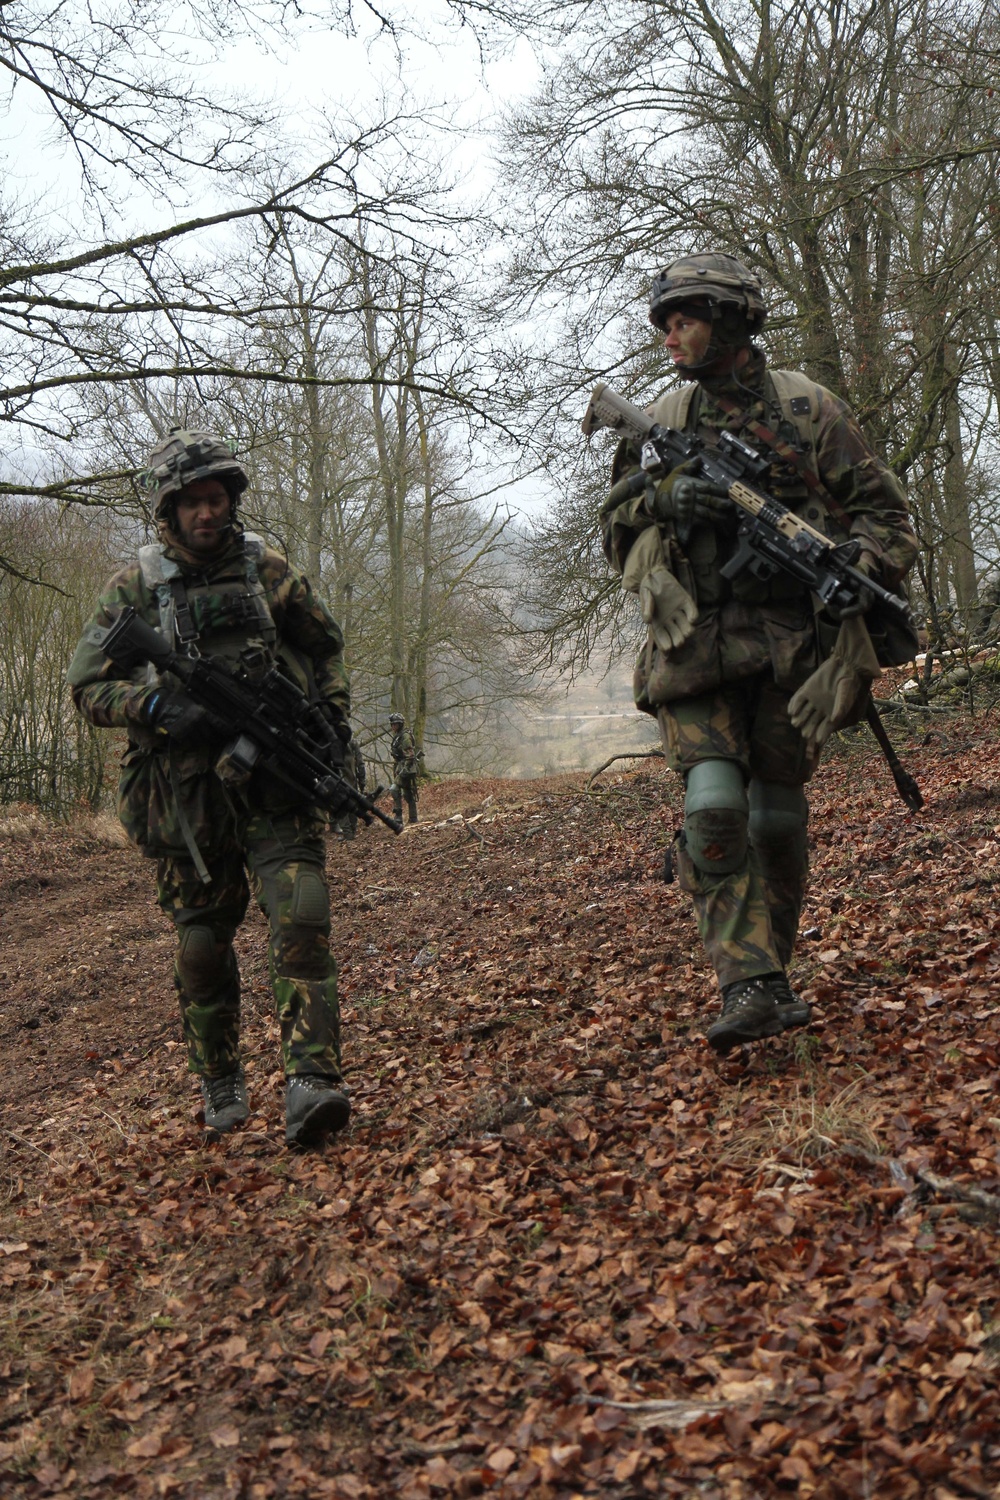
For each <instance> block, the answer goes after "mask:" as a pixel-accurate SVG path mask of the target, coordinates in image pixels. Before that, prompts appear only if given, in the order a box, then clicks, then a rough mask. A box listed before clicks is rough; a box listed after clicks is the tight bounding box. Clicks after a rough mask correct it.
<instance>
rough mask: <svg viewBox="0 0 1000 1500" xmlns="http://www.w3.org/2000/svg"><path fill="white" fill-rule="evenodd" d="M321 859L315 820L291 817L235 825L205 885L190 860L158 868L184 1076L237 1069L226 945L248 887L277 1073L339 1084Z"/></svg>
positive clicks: (232, 962) (234, 989) (236, 1021)
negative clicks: (261, 943)
mask: <svg viewBox="0 0 1000 1500" xmlns="http://www.w3.org/2000/svg"><path fill="white" fill-rule="evenodd" d="M325 858H326V850H325V844H324V822H323V820H321V819H319V818H317V817H315V816H314V815H313V814H311V813H309V812H307V811H291V812H283V813H272V814H264V813H257V814H252V815H248V816H247V817H245V818H242V819H240V826H239V827H238V829H237V831H236V836H235V837H234V838H232V839H231V840H230V841H229V842H228V843H227V844H226V846H225V847H224V848H223V849H221V850H220V851H218V852H214V853H211V854H206V856H205V862H206V864H207V866H208V871H209V874H210V875H211V882H210V884H207V885H206V884H204V883H203V882H202V881H201V880H199V878H198V874H197V871H196V870H195V867H194V865H193V863H192V862H191V860H190V859H187V858H180V857H178V856H176V855H172V856H170V857H166V858H163V859H161V860H160V861H159V863H158V865H157V900H158V902H159V904H160V906H161V907H162V909H163V910H164V911H165V912H166V913H167V915H168V916H169V917H170V919H171V920H172V922H173V923H174V926H175V928H176V930H177V952H176V956H175V960H174V985H175V988H176V990H177V994H178V997H179V1000H180V1008H181V1018H182V1023H183V1028H184V1040H185V1042H186V1044H187V1051H188V1066H189V1068H190V1070H191V1072H193V1073H199V1074H203V1075H207V1076H209V1077H218V1076H220V1075H224V1074H226V1073H232V1072H234V1071H235V1070H236V1068H237V1067H238V1066H239V1057H240V1051H239V1041H240V975H239V969H238V967H237V963H236V955H235V953H234V951H233V938H234V936H235V934H236V929H237V928H238V927H239V925H240V923H241V922H242V920H243V918H244V916H245V915H246V910H247V906H248V904H249V899H250V889H251V887H252V889H253V894H254V896H255V898H256V900H257V902H258V904H259V906H260V907H261V910H262V911H263V912H264V913H265V915H266V916H267V919H268V923H269V925H270V941H269V945H268V960H269V968H270V977H271V987H272V990H273V992H274V997H275V1002H276V1005H277V1011H278V1019H279V1022H280V1024H281V1053H282V1061H283V1063H284V1068H285V1072H286V1074H289V1075H291V1074H305V1073H315V1074H319V1075H321V1076H322V1077H328V1078H338V1077H339V1076H340V1008H339V1005H338V1001H337V966H336V962H335V960H334V959H333V957H332V955H331V953H330V897H329V892H328V890H327V884H326V875H325V872H324V865H325ZM248 876H249V880H248Z"/></svg>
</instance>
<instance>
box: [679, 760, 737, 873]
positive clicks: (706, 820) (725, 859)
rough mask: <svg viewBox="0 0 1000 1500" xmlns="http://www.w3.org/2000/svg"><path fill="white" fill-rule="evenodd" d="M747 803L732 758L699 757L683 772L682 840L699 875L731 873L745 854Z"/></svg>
mask: <svg viewBox="0 0 1000 1500" xmlns="http://www.w3.org/2000/svg"><path fill="white" fill-rule="evenodd" d="M748 823H749V804H748V802H747V794H746V788H745V787H744V785H743V772H742V771H741V770H740V768H739V766H738V765H737V764H736V763H735V761H731V760H703V761H700V762H699V763H698V765H696V766H692V767H691V770H690V771H689V772H688V775H687V785H686V792H685V796H684V841H685V844H686V845H687V852H688V854H689V855H690V858H691V862H692V863H693V865H694V866H695V869H696V870H698V871H700V872H701V874H703V875H732V874H733V873H734V872H735V871H736V870H739V869H740V868H741V867H742V865H743V862H744V860H745V859H746V855H747V828H748Z"/></svg>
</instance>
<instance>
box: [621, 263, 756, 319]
mask: <svg viewBox="0 0 1000 1500" xmlns="http://www.w3.org/2000/svg"><path fill="white" fill-rule="evenodd" d="M704 302H707V303H708V306H709V320H708V321H711V322H712V324H713V326H715V327H716V328H718V327H719V324H720V323H721V324H722V325H723V326H722V328H721V329H719V331H720V332H723V333H725V331H726V325H727V324H728V325H729V327H730V328H731V329H732V330H733V331H735V332H737V334H738V333H739V330H740V328H741V325H745V328H746V332H747V334H748V335H752V334H755V333H757V332H758V331H759V330H760V329H761V328H762V327H763V326H764V319H765V318H766V317H767V304H766V303H765V301H764V292H763V289H762V287H761V284H760V281H759V280H758V278H757V276H755V274H754V273H753V271H751V270H750V269H749V268H748V267H747V266H745V265H744V264H743V262H742V261H741V260H737V259H736V256H735V255H726V254H723V253H722V252H716V251H711V252H707V253H705V254H698V255H682V256H680V257H679V259H677V260H674V261H671V263H670V264H669V265H668V266H665V267H664V268H663V270H662V271H657V273H656V275H655V276H654V277H653V283H652V286H651V287H650V292H649V321H650V322H651V323H652V324H653V325H654V327H656V328H659V329H661V330H662V328H663V326H664V323H665V320H666V317H667V314H668V313H669V312H672V311H674V310H675V309H682V308H687V309H689V310H691V311H697V304H699V303H704ZM726 313H729V314H730V316H729V317H725V316H724V315H725V314H726ZM733 313H735V314H736V318H735V319H734V318H732V316H731V315H732V314H733Z"/></svg>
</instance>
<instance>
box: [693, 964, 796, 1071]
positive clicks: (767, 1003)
mask: <svg viewBox="0 0 1000 1500" xmlns="http://www.w3.org/2000/svg"><path fill="white" fill-rule="evenodd" d="M773 977H774V976H773V975H771V974H762V975H760V976H758V977H757V978H755V979H736V980H734V981H733V983H732V984H726V985H723V987H722V1015H721V1016H720V1017H719V1019H718V1020H717V1021H713V1023H712V1025H711V1026H710V1027H709V1028H708V1031H707V1032H706V1036H707V1037H708V1045H709V1046H710V1047H712V1048H714V1049H715V1051H716V1052H719V1053H726V1052H728V1051H729V1049H730V1047H738V1046H740V1045H741V1044H742V1043H743V1042H757V1041H760V1039H761V1038H762V1037H765V1036H777V1034H778V1032H779V1031H783V1030H784V1023H783V1022H782V1019H781V1013H780V1011H779V1009H778V997H777V994H776V992H775V990H774V988H773V987H772V980H773ZM793 1024H794V1023H793Z"/></svg>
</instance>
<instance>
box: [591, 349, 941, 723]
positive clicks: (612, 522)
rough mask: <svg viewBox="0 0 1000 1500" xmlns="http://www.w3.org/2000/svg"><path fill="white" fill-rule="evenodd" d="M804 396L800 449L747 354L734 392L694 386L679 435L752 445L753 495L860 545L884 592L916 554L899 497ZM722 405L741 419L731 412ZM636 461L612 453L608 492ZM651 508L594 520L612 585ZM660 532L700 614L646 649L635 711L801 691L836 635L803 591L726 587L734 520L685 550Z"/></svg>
mask: <svg viewBox="0 0 1000 1500" xmlns="http://www.w3.org/2000/svg"><path fill="white" fill-rule="evenodd" d="M812 389H813V391H814V393H815V395H816V397H817V398H818V399H817V401H816V415H815V420H814V421H813V422H812V424H811V432H810V438H811V441H810V442H809V443H808V444H807V443H806V442H805V441H804V440H803V436H802V433H801V432H800V431H796V429H795V428H794V427H793V426H792V425H791V424H790V423H789V421H788V420H787V418H786V416H785V415H784V413H783V412H782V409H781V407H780V405H779V403H778V401H777V397H776V395H775V392H774V388H773V385H772V383H771V382H770V380H769V379H768V377H767V371H766V363H765V360H764V357H763V355H762V354H761V353H760V352H759V351H756V350H755V351H754V354H753V357H752V359H751V362H750V364H749V365H748V366H747V367H745V368H744V369H743V370H742V371H741V372H740V381H739V382H737V381H735V380H734V379H732V378H729V379H728V380H725V381H720V382H715V383H711V384H710V383H708V382H704V383H702V382H699V384H698V386H697V387H696V388H695V392H694V397H693V399H692V402H691V406H690V409H689V415H688V421H687V424H686V426H687V431H689V432H693V433H695V434H696V435H697V436H698V437H699V438H701V439H702V440H703V441H704V442H706V443H708V444H714V443H715V442H717V441H718V437H719V434H720V433H721V432H723V431H726V430H728V431H730V432H733V433H735V434H736V435H737V436H739V437H740V438H742V439H743V440H744V441H745V442H747V443H749V444H750V445H751V446H752V447H754V448H755V449H756V450H757V451H758V452H759V453H761V454H762V456H763V457H765V458H767V459H768V460H769V471H768V476H767V478H766V479H764V480H761V481H760V482H759V485H760V488H763V489H767V490H769V491H770V493H772V494H773V495H775V496H776V497H777V498H778V499H780V500H781V501H782V502H783V503H784V504H785V505H787V506H789V507H790V508H791V509H793V510H795V511H796V512H798V513H799V514H801V515H803V516H805V518H806V519H807V520H809V521H810V522H811V523H812V524H813V525H816V526H817V527H819V529H821V530H824V531H825V532H826V534H827V535H829V536H830V537H831V538H832V539H835V540H843V539H844V538H845V537H846V536H847V535H851V536H856V537H858V538H859V539H860V541H861V543H862V546H863V548H864V550H865V551H866V552H868V553H869V554H871V556H872V557H874V558H875V559H876V561H877V564H878V572H879V575H880V578H881V581H882V582H884V583H885V584H886V585H888V586H890V587H893V586H895V585H897V584H898V583H899V582H900V580H901V579H902V578H903V577H904V576H905V575H906V573H907V572H908V570H909V569H910V567H911V566H912V564H913V561H914V559H915V557H916V554H917V541H916V537H915V536H914V533H913V529H912V527H911V525H910V521H909V515H908V510H907V503H906V496H905V493H904V491H903V488H902V486H901V484H900V482H899V480H898V479H897V478H896V476H895V475H894V474H893V473H892V471H891V469H889V468H888V467H887V466H886V465H885V464H884V463H883V462H882V461H881V460H880V459H879V458H878V456H877V455H876V454H875V453H874V452H873V451H872V449H871V447H870V446H869V444H868V443H867V441H866V440H865V437H864V435H863V433H862V432H861V429H860V427H859V426H858V423H857V420H856V419H855V417H854V415H853V414H852V412H851V411H850V409H849V407H847V406H846V404H845V403H844V402H843V401H841V400H840V399H839V398H838V397H837V396H835V395H834V394H833V393H832V392H831V391H828V390H826V389H825V387H823V386H815V387H812ZM751 397H753V399H751ZM666 400H667V398H664V400H663V401H661V402H660V403H657V406H654V407H653V408H651V410H652V413H653V415H654V416H655V417H657V419H658V420H661V421H662V420H663V412H662V409H661V410H658V407H659V408H662V407H663V405H664V404H665V402H666ZM730 405H735V406H736V407H737V408H738V410H737V411H735V412H733V411H731V410H729V406H730ZM761 423H762V424H763V425H765V426H766V427H768V428H770V429H771V431H773V432H775V433H776V435H777V436H778V437H779V439H781V440H782V442H783V443H784V444H787V445H788V446H789V447H791V448H793V449H795V450H796V452H797V453H798V454H799V455H800V456H801V461H802V462H804V463H805V464H806V465H807V466H808V467H809V468H810V469H812V470H813V471H814V472H815V474H816V475H817V477H818V479H819V480H820V482H821V488H820V489H819V490H817V489H815V488H814V489H810V488H809V486H808V485H807V483H806V481H805V480H804V479H803V478H802V476H801V473H800V472H799V469H798V467H797V466H796V464H795V463H794V462H792V461H790V460H789V459H788V458H787V457H783V456H782V455H781V454H780V453H779V452H776V451H775V450H774V448H773V447H771V446H770V445H768V444H767V443H766V442H764V441H763V440H762V439H761V438H760V437H759V436H758V434H757V432H755V431H754V424H761ZM639 459H640V454H639V449H638V447H637V446H636V444H634V443H632V442H629V441H625V442H622V443H620V444H619V446H618V449H617V451H616V453H615V457H614V462H613V465H612V474H611V478H612V485H617V484H618V482H619V481H620V480H622V479H624V478H627V477H628V475H629V474H631V473H633V472H634V471H635V470H636V469H638V467H639ZM650 500H651V490H650V489H647V491H646V492H645V493H643V494H640V495H638V496H635V497H632V498H630V499H626V500H624V501H619V500H617V499H616V497H615V496H614V494H612V497H611V499H609V501H608V502H607V503H606V504H605V506H604V507H603V509H602V511H601V517H600V521H601V533H602V540H603V545H604V552H605V556H606V557H607V558H608V561H609V562H610V563H611V565H612V567H613V568H615V569H616V571H617V572H619V573H621V572H623V571H624V569H625V566H626V562H627V559H628V555H629V552H630V551H631V549H632V547H633V545H634V543H635V542H636V540H637V539H638V537H639V536H640V535H641V534H642V533H643V532H644V531H647V530H648V529H649V528H651V527H654V526H657V524H658V523H657V522H655V521H654V519H653V517H652V514H651V511H650ZM659 531H660V536H661V539H662V542H663V551H664V555H665V558H666V561H667V564H668V566H669V568H670V570H671V571H672V572H673V573H674V574H675V575H676V577H677V578H678V579H679V580H680V582H681V583H682V584H683V585H684V587H685V588H686V589H687V591H688V592H689V593H690V594H691V596H692V598H693V599H694V600H695V601H696V603H697V605H698V622H697V626H696V628H695V632H694V634H693V635H692V636H691V638H690V639H689V640H688V641H686V642H685V643H684V645H682V646H681V647H679V648H675V649H674V650H671V651H667V652H664V651H661V650H660V648H659V647H658V646H657V645H656V644H655V643H654V642H653V640H652V637H650V639H649V641H648V642H647V645H646V647H645V648H644V650H643V652H642V653H641V655H640V658H639V662H638V664H637V668H636V680H635V695H636V703H637V704H638V706H639V707H640V708H643V709H645V710H647V711H653V712H655V710H656V708H657V707H658V706H659V705H660V704H663V703H670V702H672V701H673V700H674V699H677V698H682V697H689V696H693V695H696V694H699V693H705V692H711V691H713V690H714V689H715V688H717V687H720V686H722V685H723V684H726V683H730V682H737V681H740V680H741V679H743V678H747V677H750V676H754V675H756V674H757V673H758V672H761V671H766V670H768V669H770V671H772V672H773V675H774V678H775V680H776V681H777V682H778V683H779V685H781V686H782V687H787V688H789V689H794V688H796V687H799V686H800V685H801V684H802V683H803V682H804V681H805V679H806V678H807V677H808V676H809V675H810V673H811V672H812V671H814V670H815V668H816V667H817V666H818V665H819V662H820V660H821V659H822V657H823V656H824V655H825V654H826V652H827V651H828V650H829V647H830V645H832V642H833V639H835V636H836V629H835V627H832V628H826V626H825V622H824V620H823V619H820V618H818V617H817V614H816V611H815V609H814V604H813V600H812V598H811V596H810V595H809V593H808V591H807V590H806V589H805V588H804V587H803V585H801V584H800V583H798V582H797V581H796V580H795V579H793V578H791V577H789V576H788V575H786V574H778V575H776V576H775V577H774V578H773V579H770V580H768V581H766V582H763V581H761V580H760V579H757V578H755V577H753V576H752V575H750V574H748V573H745V574H742V575H741V576H739V577H738V578H736V579H733V580H732V581H730V580H728V579H726V578H724V577H723V576H722V573H721V569H722V567H723V565H724V564H725V563H726V562H727V561H728V560H729V558H730V557H731V556H732V555H733V551H734V549H735V545H736V527H735V518H734V522H733V524H732V525H729V524H722V525H711V524H701V525H696V526H695V527H694V528H693V529H692V531H691V535H690V537H689V538H688V540H687V542H686V543H685V544H684V546H683V547H681V545H680V542H679V540H678V538H677V536H676V533H675V531H674V529H673V526H672V524H671V523H669V522H666V523H664V522H661V523H659Z"/></svg>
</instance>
